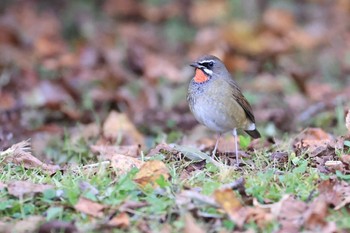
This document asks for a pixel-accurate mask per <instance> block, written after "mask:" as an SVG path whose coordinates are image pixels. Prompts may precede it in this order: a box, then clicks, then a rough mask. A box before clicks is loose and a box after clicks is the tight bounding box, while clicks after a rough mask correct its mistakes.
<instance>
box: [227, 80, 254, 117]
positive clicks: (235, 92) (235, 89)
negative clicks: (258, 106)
mask: <svg viewBox="0 0 350 233" xmlns="http://www.w3.org/2000/svg"><path fill="white" fill-rule="evenodd" d="M230 84H231V85H232V87H233V97H234V99H235V100H236V101H237V103H239V105H240V106H241V107H242V108H243V110H244V112H245V114H246V116H247V118H248V119H249V120H250V121H251V122H252V123H255V117H254V115H253V109H252V107H251V106H250V104H249V103H248V101H247V99H246V98H245V97H244V96H243V94H242V92H241V90H240V89H239V88H238V86H237V85H236V84H235V83H230Z"/></svg>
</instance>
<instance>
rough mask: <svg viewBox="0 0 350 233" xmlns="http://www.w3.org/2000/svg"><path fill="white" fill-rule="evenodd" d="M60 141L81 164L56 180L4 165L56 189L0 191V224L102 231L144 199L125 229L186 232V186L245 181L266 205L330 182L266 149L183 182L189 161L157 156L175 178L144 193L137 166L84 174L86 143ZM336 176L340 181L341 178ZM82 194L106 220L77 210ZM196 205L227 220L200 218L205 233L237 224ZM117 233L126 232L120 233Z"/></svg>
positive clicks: (59, 150)
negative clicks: (35, 222)
mask: <svg viewBox="0 0 350 233" xmlns="http://www.w3.org/2000/svg"><path fill="white" fill-rule="evenodd" d="M61 143H62V144H61V147H59V146H58V145H56V146H55V147H53V148H55V150H56V154H57V155H58V154H61V155H62V156H63V157H64V158H65V159H67V160H68V161H74V163H73V164H78V165H73V164H70V165H68V167H66V169H65V170H64V171H62V172H57V173H56V174H54V175H53V176H50V175H48V174H45V173H44V172H42V171H41V170H40V169H34V170H27V169H25V168H23V167H21V166H15V165H13V164H6V165H4V166H3V167H2V168H1V173H0V182H2V183H11V181H13V180H29V181H32V182H33V183H46V184H52V185H54V186H55V187H56V188H55V189H49V190H46V191H45V192H43V193H41V194H37V195H34V196H25V197H24V198H23V199H19V198H17V197H14V196H12V195H10V194H9V193H8V192H7V190H6V189H2V190H0V200H1V202H0V203H1V204H0V219H5V218H10V219H11V221H12V222H16V221H19V220H22V219H26V218H28V217H29V216H32V215H40V216H44V217H45V220H47V221H50V220H62V221H67V222H69V221H73V220H74V221H75V222H76V225H77V227H78V228H79V229H80V230H82V231H83V232H99V229H98V226H99V224H101V223H102V222H103V221H107V219H108V217H110V216H111V214H112V212H113V211H112V210H114V211H117V212H118V207H119V206H120V205H121V204H123V203H125V202H131V201H132V202H144V203H146V204H147V205H145V206H143V207H140V208H135V209H133V210H131V212H132V214H130V220H131V226H130V228H128V229H127V232H139V228H138V226H137V223H138V222H139V221H145V222H146V223H147V225H148V226H149V227H150V229H151V231H153V232H159V231H160V230H161V229H162V227H163V225H164V224H165V223H166V224H168V225H169V226H170V227H171V229H172V231H173V232H181V231H182V230H183V227H184V225H185V222H184V216H185V214H186V213H188V212H189V210H188V209H187V206H182V205H179V204H178V203H177V198H178V195H179V193H181V191H182V190H184V189H198V190H200V193H201V194H203V195H207V196H211V195H212V194H213V192H214V191H215V190H216V189H218V188H220V187H221V186H222V185H223V184H226V183H230V182H233V181H235V180H236V179H238V178H240V177H244V179H245V182H246V184H245V190H246V193H247V194H248V195H250V196H251V197H253V198H256V199H257V200H258V201H259V202H260V203H262V204H264V203H266V201H270V202H277V201H279V200H280V199H281V198H282V197H283V196H284V195H285V194H291V195H295V196H296V197H297V199H300V200H303V201H305V200H307V199H308V198H309V197H310V194H311V193H312V192H314V191H315V190H316V189H317V188H316V185H317V182H318V181H319V180H320V179H321V178H322V179H328V177H327V176H322V177H320V175H319V173H318V172H317V170H316V169H315V168H312V167H310V166H308V165H309V161H308V160H307V159H304V158H303V157H296V156H295V154H294V153H292V152H290V154H289V159H288V161H287V162H286V163H285V164H282V165H281V164H277V163H276V162H273V161H271V160H269V152H265V151H262V152H261V151H260V152H256V153H255V155H254V156H252V163H247V165H246V166H244V167H243V168H242V169H241V170H235V169H233V168H232V167H228V166H221V167H217V166H215V165H213V164H211V163H208V164H206V165H205V167H204V168H203V169H198V170H195V171H193V172H191V174H190V175H189V176H188V178H186V179H183V178H182V177H181V174H182V173H183V172H184V171H185V170H186V168H187V167H188V166H192V165H191V162H190V161H186V160H175V159H174V158H171V155H170V154H160V155H159V156H156V157H155V158H152V159H162V160H163V161H164V162H165V163H166V164H167V166H168V168H169V171H170V174H171V178H170V179H169V180H164V179H159V180H158V181H157V182H158V184H159V186H160V187H159V188H157V189H152V188H151V187H146V188H145V189H140V188H139V187H138V185H137V184H136V183H135V182H134V181H133V177H134V176H135V174H136V173H137V171H138V169H136V168H134V169H132V170H131V171H130V172H128V173H127V174H124V175H121V176H117V175H116V174H115V172H114V171H113V169H111V168H106V167H105V166H100V167H98V169H97V170H86V169H84V168H83V164H88V163H92V162H96V161H97V159H96V158H94V156H92V155H91V153H89V152H88V149H87V146H86V144H84V143H82V142H81V141H78V142H75V143H72V142H71V141H70V140H67V139H65V140H63V141H62V142H61ZM244 143H245V142H244ZM244 143H243V144H244ZM53 148H51V150H53ZM51 152H52V151H51ZM72 158H74V159H73V160H72ZM56 159H57V160H58V161H62V160H61V159H59V158H56ZM252 164H253V165H252ZM337 175H338V176H339V178H341V174H337ZM82 186H84V187H85V188H82ZM79 197H85V198H88V199H90V200H92V201H95V202H98V203H101V204H104V205H106V206H107V207H108V208H107V210H106V211H105V212H104V213H105V216H104V217H103V218H102V219H97V221H94V222H93V223H92V219H93V218H92V217H90V216H88V215H86V214H83V213H79V212H77V211H75V209H74V205H75V204H76V203H77V201H78V199H79ZM194 205H195V210H196V213H197V214H198V213H200V216H211V217H213V218H218V219H220V220H221V221H222V224H219V225H218V224H216V225H215V224H212V223H213V222H211V223H210V222H206V220H205V218H203V217H198V218H196V221H198V224H199V225H200V226H202V228H204V229H207V232H217V231H220V230H224V229H225V230H228V231H231V230H232V229H234V227H235V224H234V222H232V221H231V220H230V219H229V218H228V217H227V216H226V215H225V214H223V213H222V212H221V211H220V210H219V209H217V208H215V207H213V206H210V205H207V204H199V203H195V204H194ZM348 217H349V214H348V212H346V211H341V212H337V211H334V212H332V213H331V214H330V215H329V217H328V219H329V221H331V220H334V219H335V220H336V222H337V223H339V224H340V227H341V228H344V229H345V228H348V227H349V224H348V223H347V221H346V220H345V219H347V218H348ZM245 228H246V229H252V230H254V231H263V232H273V231H274V230H276V229H278V223H277V222H274V221H273V222H271V223H268V224H267V225H266V226H265V227H264V229H261V228H260V227H259V226H258V225H256V223H254V222H248V223H247V224H246V225H245ZM114 232H123V230H121V229H116V230H115V231H114Z"/></svg>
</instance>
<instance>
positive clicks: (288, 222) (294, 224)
mask: <svg viewBox="0 0 350 233" xmlns="http://www.w3.org/2000/svg"><path fill="white" fill-rule="evenodd" d="M270 206H271V207H270V208H271V213H273V214H274V215H275V217H276V218H277V219H278V220H279V222H280V224H281V228H280V230H279V232H291V233H293V232H296V233H297V232H299V230H300V227H301V226H302V225H303V218H302V215H303V213H304V212H305V210H306V209H307V205H306V203H304V202H302V201H299V200H296V199H295V198H294V197H292V196H285V197H283V198H282V199H281V200H280V201H279V202H277V203H274V204H272V205H270Z"/></svg>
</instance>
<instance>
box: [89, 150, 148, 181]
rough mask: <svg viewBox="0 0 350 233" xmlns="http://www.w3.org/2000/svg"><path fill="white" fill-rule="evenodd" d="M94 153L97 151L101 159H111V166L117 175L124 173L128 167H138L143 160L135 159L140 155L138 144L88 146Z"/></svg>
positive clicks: (128, 169)
mask: <svg viewBox="0 0 350 233" xmlns="http://www.w3.org/2000/svg"><path fill="white" fill-rule="evenodd" d="M90 148H91V150H92V151H93V152H94V153H99V154H100V157H101V158H102V159H108V160H110V161H111V166H112V167H113V168H114V170H115V172H116V173H117V174H118V175H121V174H125V173H127V172H128V171H130V169H132V168H134V167H136V168H140V167H141V166H142V164H143V161H141V160H139V159H137V158H136V157H139V155H140V146H139V145H131V146H96V145H93V146H91V147H90Z"/></svg>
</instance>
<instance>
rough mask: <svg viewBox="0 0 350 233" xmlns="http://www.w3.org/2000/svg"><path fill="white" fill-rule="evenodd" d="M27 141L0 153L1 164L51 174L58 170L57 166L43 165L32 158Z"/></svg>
mask: <svg viewBox="0 0 350 233" xmlns="http://www.w3.org/2000/svg"><path fill="white" fill-rule="evenodd" d="M29 150H30V143H29V141H22V142H20V143H17V144H14V145H12V146H11V147H10V148H9V149H7V150H5V151H1V152H0V157H1V158H3V161H2V162H5V163H13V164H16V165H19V166H24V167H25V168H28V169H36V168H41V169H42V170H44V171H46V172H48V173H50V174H53V173H55V172H56V171H57V170H59V169H60V167H59V166H58V165H51V164H45V163H43V162H41V161H40V160H39V159H37V158H36V157H34V156H33V155H32V154H31V153H30V152H29Z"/></svg>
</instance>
